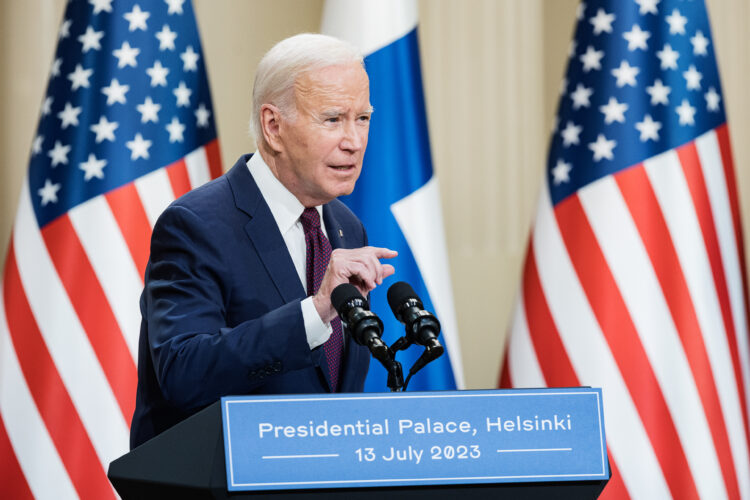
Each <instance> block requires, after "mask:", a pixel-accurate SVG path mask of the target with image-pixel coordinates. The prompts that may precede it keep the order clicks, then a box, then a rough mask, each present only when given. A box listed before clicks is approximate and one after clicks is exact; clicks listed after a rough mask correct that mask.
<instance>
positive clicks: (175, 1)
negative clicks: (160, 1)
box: [164, 0, 185, 14]
mask: <svg viewBox="0 0 750 500" xmlns="http://www.w3.org/2000/svg"><path fill="white" fill-rule="evenodd" d="M164 1H165V2H167V5H168V6H169V11H168V12H167V14H182V4H183V3H185V0H164Z"/></svg>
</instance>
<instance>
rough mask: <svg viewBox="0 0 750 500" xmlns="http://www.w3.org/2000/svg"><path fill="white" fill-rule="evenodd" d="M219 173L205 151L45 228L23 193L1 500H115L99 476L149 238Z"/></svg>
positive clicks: (128, 378) (8, 266)
mask: <svg viewBox="0 0 750 500" xmlns="http://www.w3.org/2000/svg"><path fill="white" fill-rule="evenodd" d="M220 174H221V163H220V158H219V151H218V142H217V141H213V142H211V143H209V144H207V145H206V146H204V147H201V148H198V149H197V150H195V151H194V152H192V153H190V154H189V155H188V156H187V157H185V159H183V160H180V161H178V162H176V163H174V164H172V165H170V166H168V167H165V168H162V169H160V170H157V171H155V172H152V173H150V174H148V175H146V176H144V177H142V178H140V179H137V180H136V181H135V182H134V183H131V184H128V185H125V186H122V187H120V188H118V189H116V190H114V191H112V192H110V193H107V194H105V195H102V196H98V197H96V198H92V199H90V200H88V201H87V202H85V203H83V204H81V205H79V206H76V207H75V208H73V209H72V210H70V211H69V212H68V213H66V214H64V215H62V216H60V217H59V218H57V219H55V220H54V221H52V222H50V223H49V224H47V225H46V226H45V227H43V228H41V229H40V228H39V226H38V224H37V221H36V218H35V215H34V210H33V206H32V200H31V197H30V196H31V194H30V192H29V189H28V183H26V187H25V188H24V189H23V190H22V192H21V197H20V202H19V207H18V213H17V215H16V220H15V223H14V227H13V234H12V237H11V243H10V248H9V251H8V257H7V259H6V263H5V270H4V274H3V287H2V290H1V291H0V299H1V300H0V485H2V487H1V489H2V491H3V495H2V496H4V497H5V495H6V494H7V493H9V492H12V494H11V495H10V497H12V498H40V499H42V498H54V499H62V498H91V499H97V500H98V499H106V498H116V495H115V493H114V490H113V489H112V487H111V485H110V484H109V481H108V480H107V477H106V470H107V468H108V467H109V463H110V462H111V461H112V460H114V459H115V458H117V457H119V456H120V455H122V454H123V453H125V452H127V450H128V443H129V433H130V420H131V418H132V416H133V410H134V406H135V390H136V384H137V373H136V362H137V350H138V335H139V328H140V311H139V308H138V300H139V297H140V293H141V290H142V289H143V275H144V271H145V268H146V262H147V260H148V248H149V242H150V239H151V231H152V228H153V225H154V223H155V222H156V218H157V217H158V215H159V213H160V211H161V210H163V209H164V208H165V207H166V206H167V205H168V204H169V203H170V202H172V201H173V200H174V199H175V198H177V197H178V196H181V195H182V194H184V193H185V192H187V191H188V190H190V189H192V188H194V187H197V186H198V185H200V184H203V183H204V182H205V181H207V180H209V179H211V178H214V177H217V176H218V175H220Z"/></svg>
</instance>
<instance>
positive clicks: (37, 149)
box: [31, 135, 44, 156]
mask: <svg viewBox="0 0 750 500" xmlns="http://www.w3.org/2000/svg"><path fill="white" fill-rule="evenodd" d="M42 145H44V136H43V135H38V136H36V137H35V138H34V143H33V144H32V146H31V153H32V156H36V155H38V154H39V153H41V152H42Z"/></svg>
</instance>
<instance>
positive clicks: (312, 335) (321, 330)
mask: <svg viewBox="0 0 750 500" xmlns="http://www.w3.org/2000/svg"><path fill="white" fill-rule="evenodd" d="M302 319H303V321H304V322H305V335H306V336H307V343H308V345H309V346H310V349H315V348H316V347H318V346H319V345H323V343H324V342H325V341H326V340H328V337H330V336H331V333H332V332H333V329H332V328H331V324H330V323H323V320H322V319H320V314H318V310H317V309H315V304H313V301H312V297H307V298H306V299H303V300H302Z"/></svg>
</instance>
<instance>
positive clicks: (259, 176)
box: [247, 151, 333, 349]
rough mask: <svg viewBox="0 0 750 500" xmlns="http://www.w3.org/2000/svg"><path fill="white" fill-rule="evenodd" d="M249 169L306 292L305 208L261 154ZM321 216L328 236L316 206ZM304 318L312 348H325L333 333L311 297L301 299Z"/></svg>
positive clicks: (308, 340)
mask: <svg viewBox="0 0 750 500" xmlns="http://www.w3.org/2000/svg"><path fill="white" fill-rule="evenodd" d="M247 168H248V169H249V170H250V174H251V175H252V176H253V179H255V183H256V184H257V185H258V189H260V194H261V195H263V199H264V200H265V201H266V203H267V204H268V208H270V209H271V214H272V215H273V218H274V220H275V221H276V225H277V226H278V227H279V231H280V232H281V236H282V237H283V238H284V243H286V247H287V249H288V250H289V255H291V257H292V262H294V268H295V269H296V270H297V275H298V276H299V279H300V281H301V282H302V288H303V289H304V290H307V273H306V267H307V246H306V244H305V231H304V229H303V228H302V222H300V216H301V215H302V212H303V211H304V210H305V207H304V205H302V203H300V201H299V200H298V199H297V197H296V196H294V195H293V194H292V193H291V192H290V191H289V190H288V189H287V188H286V187H285V186H284V185H283V184H282V183H281V181H279V180H278V179H277V178H276V176H275V175H273V172H271V169H270V168H269V167H268V165H267V164H266V162H265V160H263V157H262V156H261V155H260V152H258V151H256V152H255V154H253V156H252V157H251V158H250V159H249V160H248V161H247ZM315 208H316V210H317V211H318V214H319V215H320V227H321V229H322V230H323V234H325V235H326V237H328V233H327V232H326V227H325V223H324V222H323V207H322V206H321V205H319V206H317V207H315ZM302 318H303V320H304V322H305V334H306V335H307V343H308V344H309V345H310V349H314V348H316V347H318V346H319V345H322V344H323V343H324V342H325V341H326V340H328V337H330V336H331V332H332V331H333V330H332V328H331V325H330V324H327V323H323V320H322V319H321V318H320V315H319V314H318V311H317V309H315V305H314V304H313V301H312V297H307V298H306V299H303V300H302Z"/></svg>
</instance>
